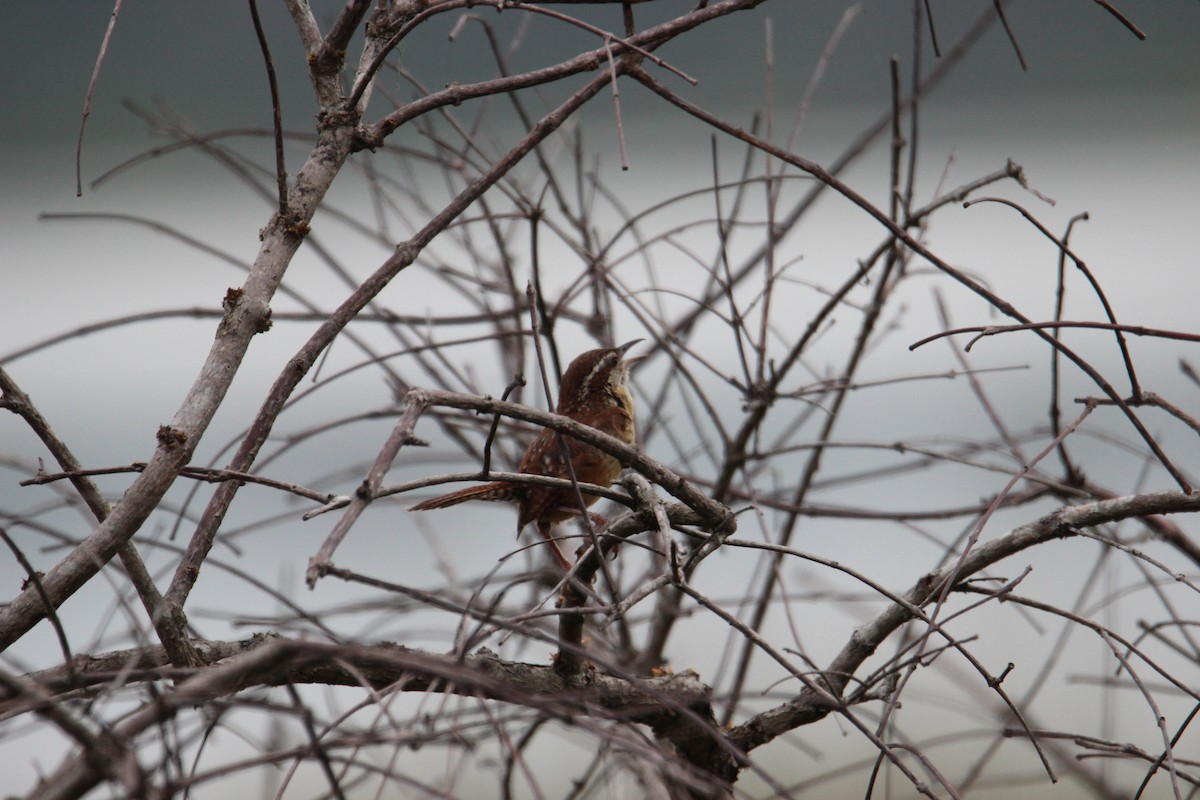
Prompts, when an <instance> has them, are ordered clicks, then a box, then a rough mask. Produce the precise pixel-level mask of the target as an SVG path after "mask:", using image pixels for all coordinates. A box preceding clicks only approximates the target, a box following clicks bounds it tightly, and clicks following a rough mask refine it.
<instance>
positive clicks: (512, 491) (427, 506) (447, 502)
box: [408, 483, 517, 511]
mask: <svg viewBox="0 0 1200 800" xmlns="http://www.w3.org/2000/svg"><path fill="white" fill-rule="evenodd" d="M468 500H488V501H491V502H496V501H509V502H512V501H515V500H517V487H515V486H512V485H511V484H505V483H485V484H483V485H482V486H470V487H468V488H466V489H459V490H458V491H457V492H451V493H450V494H443V495H439V496H437V497H431V498H429V499H428V500H423V501H421V502H420V503H417V504H416V505H415V506H411V507H410V508H409V509H408V510H409V511H429V510H431V509H434V508H447V507H449V506H456V505H458V504H459V503H465V502H467V501H468Z"/></svg>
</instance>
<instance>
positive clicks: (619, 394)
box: [409, 339, 641, 569]
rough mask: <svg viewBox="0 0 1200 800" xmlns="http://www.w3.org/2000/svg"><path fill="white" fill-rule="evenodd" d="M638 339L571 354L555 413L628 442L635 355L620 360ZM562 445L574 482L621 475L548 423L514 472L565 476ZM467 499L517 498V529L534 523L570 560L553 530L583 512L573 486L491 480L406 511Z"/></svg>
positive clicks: (603, 482) (589, 498)
mask: <svg viewBox="0 0 1200 800" xmlns="http://www.w3.org/2000/svg"><path fill="white" fill-rule="evenodd" d="M639 341H641V340H640V339H635V340H634V341H632V342H628V343H626V344H623V345H621V346H620V347H606V348H601V349H599V350H589V351H588V352H586V353H584V354H582V355H580V356H578V357H576V359H575V360H574V361H572V362H571V364H570V365H569V366H568V367H567V371H566V372H565V373H563V378H562V385H561V386H560V387H559V395H558V407H557V408H556V409H555V410H556V411H557V413H558V414H560V415H561V416H564V417H570V418H571V419H573V420H576V421H578V422H582V423H584V424H585V425H590V426H591V427H593V428H596V429H597V430H600V431H603V432H604V433H607V434H609V435H610V436H614V437H616V438H618V439H620V440H621V441H623V442H626V443H629V444H633V442H634V440H635V438H636V434H635V431H634V424H633V395H631V394H630V392H629V386H628V380H629V368H630V367H631V366H632V365H633V364H634V363H635V362H636V361H638V360H640V359H625V358H624V355H625V352H626V351H627V350H628V349H629V348H630V347H632V346H633V345H635V344H637V343H638V342H639ZM560 441H561V444H560ZM564 446H565V450H566V451H567V456H568V457H569V458H570V463H571V467H572V469H573V471H574V473H575V480H577V481H580V482H583V483H594V484H596V485H598V486H607V485H609V484H610V483H612V482H613V481H615V480H616V479H617V476H618V475H620V474H621V463H620V462H619V461H617V459H615V458H613V457H612V456H610V455H608V454H607V453H605V452H604V451H602V450H599V449H597V448H595V447H592V446H591V445H590V444H587V443H585V442H581V441H580V440H578V439H575V438H572V437H570V436H567V435H566V434H564V435H563V436H562V438H561V440H560V439H559V436H558V434H557V432H556V431H554V430H552V429H550V428H543V429H542V430H541V431H539V432H538V435H537V438H535V439H534V440H533V443H532V444H530V445H529V448H528V449H527V450H526V451H525V455H524V456H522V457H521V464H520V466H519V467H518V468H517V471H518V472H522V473H525V474H526V475H546V476H550V477H554V478H565V479H569V478H570V477H571V471H570V470H568V469H567V462H566V461H565V460H564V459H563V450H564ZM467 500H488V501H493V502H494V501H507V502H515V503H517V530H518V532H519V531H520V530H521V529H522V528H524V527H525V526H526V525H528V524H529V523H530V522H536V523H537V529H538V533H540V534H541V535H542V536H543V537H544V538H545V539H546V541H547V542H549V543H550V545H551V547H552V548H553V550H554V554H555V556H556V557H557V559H558V561H559V563H560V564H562V566H563V569H569V568H570V566H571V562H569V561H568V560H567V559H566V557H565V556H563V554H562V551H561V550H559V548H558V544H557V543H556V542H555V540H554V536H553V530H554V526H555V525H557V524H558V523H560V522H563V521H565V520H568V519H570V518H572V517H578V516H580V515H581V514H583V513H585V512H584V510H583V509H581V508H580V507H579V500H578V497H577V495H576V492H575V490H574V488H570V487H568V488H556V487H550V486H534V485H531V484H527V483H512V482H509V481H493V482H492V483H485V484H483V485H482V486H472V487H470V488H467V489H460V490H459V491H457V492H451V493H450V494H444V495H441V496H439V497H434V498H431V499H429V500H425V501H424V502H421V503H417V504H416V505H415V506H413V507H412V508H410V509H409V511H427V510H429V509H434V508H446V507H447V506H454V505H458V504H459V503H463V502H466V501H467ZM596 500H597V497H596V495H592V494H584V495H583V501H584V504H585V505H588V506H590V505H592V503H594V502H596Z"/></svg>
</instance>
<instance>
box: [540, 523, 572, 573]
mask: <svg viewBox="0 0 1200 800" xmlns="http://www.w3.org/2000/svg"><path fill="white" fill-rule="evenodd" d="M537 529H538V533H540V534H541V535H542V538H543V539H545V540H546V542H547V543H548V544H549V545H550V549H551V550H552V551H553V552H554V557H555V558H556V559H558V563H559V565H560V566H562V568H563V572H569V571H570V570H571V562H570V561H567V557H566V556H564V555H563V551H562V550H561V549H560V548H559V546H558V540H557V539H555V538H554V523H552V522H541V521H540V520H539V521H538V524H537Z"/></svg>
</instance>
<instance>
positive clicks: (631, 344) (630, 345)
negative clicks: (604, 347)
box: [617, 339, 646, 355]
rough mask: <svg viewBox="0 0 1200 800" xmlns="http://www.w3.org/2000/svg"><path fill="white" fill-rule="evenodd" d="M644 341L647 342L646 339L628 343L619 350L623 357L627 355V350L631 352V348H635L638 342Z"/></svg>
mask: <svg viewBox="0 0 1200 800" xmlns="http://www.w3.org/2000/svg"><path fill="white" fill-rule="evenodd" d="M644 341H646V340H645V339H634V340H632V341H629V342H626V343H625V344H623V345H621V346H620V347H618V348H617V349H618V350H620V351H621V355H625V352H626V351H627V350H629V348H631V347H633V346H634V345H635V344H637V343H638V342H644Z"/></svg>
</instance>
